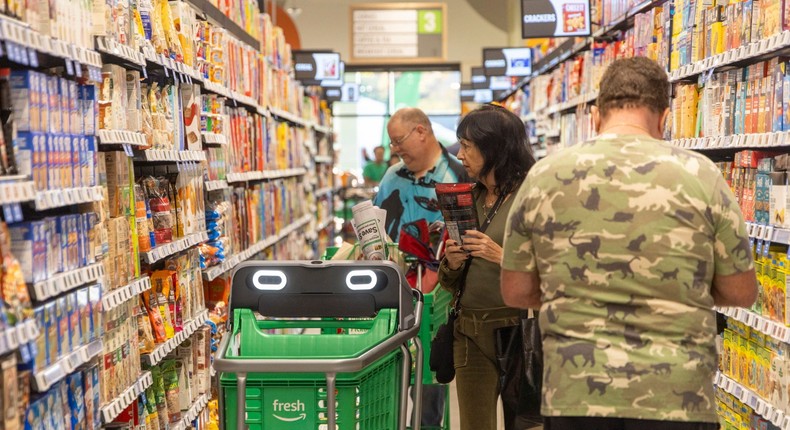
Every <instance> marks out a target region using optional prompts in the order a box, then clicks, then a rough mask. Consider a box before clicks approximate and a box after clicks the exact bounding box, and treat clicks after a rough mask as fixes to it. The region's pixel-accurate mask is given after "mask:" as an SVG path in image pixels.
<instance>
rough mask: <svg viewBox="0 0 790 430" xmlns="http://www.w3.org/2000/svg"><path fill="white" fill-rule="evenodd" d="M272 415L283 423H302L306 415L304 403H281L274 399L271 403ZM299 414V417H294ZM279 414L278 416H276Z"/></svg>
mask: <svg viewBox="0 0 790 430" xmlns="http://www.w3.org/2000/svg"><path fill="white" fill-rule="evenodd" d="M272 409H273V410H274V413H273V414H272V415H273V416H274V418H277V419H278V420H280V421H285V422H294V421H304V420H305V419H307V414H306V413H305V411H304V409H305V408H304V403H302V401H301V400H297V401H295V402H285V403H284V402H281V401H280V400H279V399H274V401H273V402H272ZM298 412H301V413H300V414H299V415H294V414H296V413H298ZM278 414H279V415H278Z"/></svg>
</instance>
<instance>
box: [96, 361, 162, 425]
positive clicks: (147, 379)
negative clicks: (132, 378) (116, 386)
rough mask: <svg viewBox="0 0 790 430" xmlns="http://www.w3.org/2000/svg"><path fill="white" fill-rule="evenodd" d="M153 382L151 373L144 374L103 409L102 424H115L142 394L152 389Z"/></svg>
mask: <svg viewBox="0 0 790 430" xmlns="http://www.w3.org/2000/svg"><path fill="white" fill-rule="evenodd" d="M153 382H154V379H153V378H152V377H151V372H149V371H145V372H143V374H142V375H140V377H139V378H137V381H136V382H135V383H134V384H132V386H131V387H129V388H127V389H126V390H124V392H123V393H121V395H120V396H118V397H117V398H115V399H113V400H112V401H110V402H109V403H108V404H107V405H105V406H104V407H102V408H101V417H102V422H103V423H104V424H109V423H111V422H113V421H114V420H115V418H117V417H118V415H120V414H121V412H123V411H124V410H125V409H126V408H127V407H128V406H129V405H131V404H132V402H133V401H135V400H136V399H137V398H138V397H140V394H142V393H143V392H144V391H145V390H146V389H147V388H148V387H150V386H151V384H152V383H153Z"/></svg>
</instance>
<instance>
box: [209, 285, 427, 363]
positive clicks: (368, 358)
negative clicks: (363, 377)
mask: <svg viewBox="0 0 790 430" xmlns="http://www.w3.org/2000/svg"><path fill="white" fill-rule="evenodd" d="M412 293H413V294H414V296H415V298H416V299H417V305H416V309H415V314H416V320H415V324H414V325H412V326H411V327H409V328H408V329H406V330H403V331H398V332H397V333H395V335H394V336H392V337H389V338H387V339H385V340H384V342H382V343H380V344H378V345H376V346H374V347H373V348H371V349H369V350H367V351H365V352H364V353H362V354H361V355H359V356H358V357H352V358H331V359H319V358H307V359H293V358H287V359H286V358H277V359H266V358H243V357H239V358H225V351H227V348H228V344H229V343H230V340H231V338H232V335H231V334H230V333H225V334H224V335H223V336H222V341H221V342H220V345H219V349H218V350H217V355H216V356H215V357H214V369H216V370H217V371H219V372H230V373H256V372H260V373H286V372H290V373H316V372H336V373H341V372H358V371H360V370H362V369H364V368H365V367H367V366H369V365H370V364H372V363H373V362H375V361H376V360H378V359H380V358H381V357H383V356H384V355H386V354H387V353H389V352H391V351H393V350H394V349H396V348H398V347H399V346H400V345H402V344H404V343H406V342H407V341H408V340H410V339H412V338H414V337H416V336H417V334H418V333H419V331H420V323H421V320H422V307H423V300H424V299H423V294H422V293H421V292H420V291H418V290H412Z"/></svg>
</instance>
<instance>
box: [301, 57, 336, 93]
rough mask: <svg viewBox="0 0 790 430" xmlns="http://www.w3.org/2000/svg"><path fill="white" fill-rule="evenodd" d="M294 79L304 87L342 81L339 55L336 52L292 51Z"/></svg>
mask: <svg viewBox="0 0 790 430" xmlns="http://www.w3.org/2000/svg"><path fill="white" fill-rule="evenodd" d="M293 62H294V77H295V78H296V80H297V81H300V82H302V83H307V84H306V85H313V84H318V83H320V82H322V81H325V80H339V79H342V70H341V65H340V54H338V53H337V52H316V51H294V52H293Z"/></svg>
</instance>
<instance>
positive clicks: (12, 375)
mask: <svg viewBox="0 0 790 430" xmlns="http://www.w3.org/2000/svg"><path fill="white" fill-rule="evenodd" d="M16 365H17V363H16V357H14V356H13V355H10V356H6V357H4V358H2V361H0V370H2V372H3V380H2V390H3V395H2V401H3V403H2V411H3V416H2V419H0V422H2V424H3V428H4V429H6V430H18V429H19V427H20V426H19V424H20V419H19V405H18V401H19V391H18V379H17V371H16Z"/></svg>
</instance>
